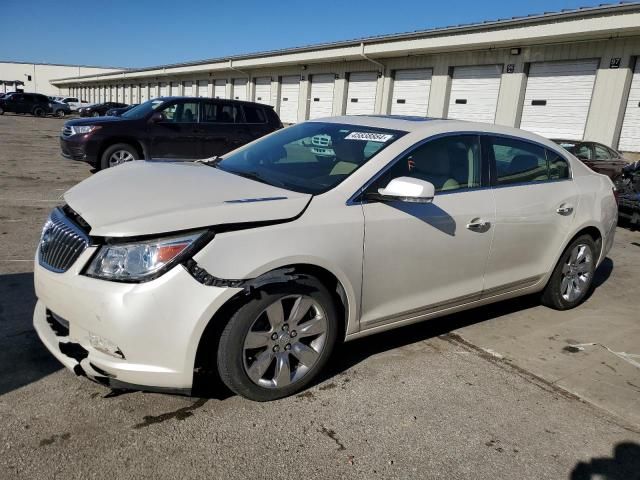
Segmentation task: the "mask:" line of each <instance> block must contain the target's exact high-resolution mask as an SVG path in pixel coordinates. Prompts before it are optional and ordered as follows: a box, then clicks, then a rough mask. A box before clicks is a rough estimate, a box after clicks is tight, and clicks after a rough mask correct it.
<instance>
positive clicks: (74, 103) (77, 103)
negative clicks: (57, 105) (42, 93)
mask: <svg viewBox="0 0 640 480" xmlns="http://www.w3.org/2000/svg"><path fill="white" fill-rule="evenodd" d="M60 101H61V102H62V103H66V104H67V105H69V107H70V108H71V110H72V111H74V112H75V111H77V110H78V109H79V108H82V107H86V106H88V105H91V104H90V103H89V102H87V101H86V100H80V99H78V98H77V97H63V98H62V100H60Z"/></svg>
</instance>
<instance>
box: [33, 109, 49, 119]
mask: <svg viewBox="0 0 640 480" xmlns="http://www.w3.org/2000/svg"><path fill="white" fill-rule="evenodd" d="M45 113H46V112H45V111H44V108H42V107H36V108H34V109H33V115H35V116H36V117H44V115H45Z"/></svg>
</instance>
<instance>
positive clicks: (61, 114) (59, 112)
mask: <svg viewBox="0 0 640 480" xmlns="http://www.w3.org/2000/svg"><path fill="white" fill-rule="evenodd" d="M64 115H65V112H64V110H56V117H58V118H64Z"/></svg>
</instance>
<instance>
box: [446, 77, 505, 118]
mask: <svg viewBox="0 0 640 480" xmlns="http://www.w3.org/2000/svg"><path fill="white" fill-rule="evenodd" d="M501 78H502V65H474V66H471V67H455V68H454V69H453V77H452V80H451V94H450V96H449V113H448V115H447V117H448V118H455V119H457V120H468V121H470V122H483V123H493V122H494V121H495V118H496V108H497V106H498V94H499V93H500V80H501Z"/></svg>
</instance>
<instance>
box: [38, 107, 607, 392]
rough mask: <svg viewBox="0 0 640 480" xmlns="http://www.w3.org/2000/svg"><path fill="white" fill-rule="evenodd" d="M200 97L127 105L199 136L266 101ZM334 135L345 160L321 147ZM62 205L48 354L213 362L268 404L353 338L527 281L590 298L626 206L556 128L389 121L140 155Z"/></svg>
mask: <svg viewBox="0 0 640 480" xmlns="http://www.w3.org/2000/svg"><path fill="white" fill-rule="evenodd" d="M195 102H196V101H195V99H192V98H187V99H170V100H167V101H166V102H163V103H160V104H158V105H156V106H155V108H154V103H153V102H151V103H146V104H143V105H141V106H140V107H137V109H133V110H131V111H130V112H128V114H133V113H134V112H135V115H136V117H139V118H140V119H145V121H146V122H147V123H148V122H149V121H150V120H151V121H152V123H153V125H154V128H159V129H162V131H177V130H178V129H179V128H180V125H181V124H183V121H184V120H188V126H187V127H186V128H187V132H189V133H193V127H194V125H197V126H198V128H203V123H207V121H208V122H209V123H211V124H217V123H218V124H222V121H223V120H224V122H226V124H229V120H230V119H229V118H228V117H226V118H224V116H223V115H222V112H226V114H227V115H231V112H232V111H233V110H235V112H236V115H235V118H236V120H242V121H244V120H246V119H247V113H246V112H247V111H251V109H256V108H258V106H257V105H255V104H250V103H245V102H231V101H219V102H216V101H214V100H205V99H203V100H202V103H199V104H196V103H195ZM260 108H262V109H263V113H262V114H263V115H266V114H267V112H269V111H270V109H268V107H265V106H261V107H260ZM136 110H138V111H137V112H136ZM187 112H191V113H190V114H188V113H187ZM256 115H260V114H256ZM192 116H193V117H192ZM253 119H254V120H257V118H256V117H254V118H253ZM201 120H202V121H201ZM111 121H112V124H113V125H115V124H117V123H118V122H121V123H120V124H121V125H126V124H127V123H126V122H122V121H121V120H118V119H112V120H111ZM193 122H199V123H193ZM94 125H95V124H94ZM102 125H103V128H101V129H99V130H97V131H103V130H106V129H107V127H104V125H105V124H102ZM129 125H133V123H129ZM235 125H238V126H240V125H241V126H244V125H247V124H246V123H242V122H239V123H235ZM86 126H87V127H90V126H91V124H87V125H86ZM213 131H214V130H212V132H213ZM89 133H91V132H89ZM85 135H86V133H85ZM211 135H212V139H213V138H214V136H215V135H217V136H221V135H222V134H221V133H220V132H218V133H216V134H213V133H212V134H211ZM324 135H326V136H328V137H330V138H331V140H332V141H331V148H332V149H333V151H334V155H333V157H327V158H325V159H324V160H323V161H318V157H317V155H316V154H315V153H314V152H313V148H314V146H313V142H312V139H313V138H314V137H318V136H324ZM161 138H164V136H163V137H161ZM176 140H178V141H177V142H176ZM161 141H162V142H164V140H161ZM167 141H171V143H172V145H173V146H174V147H175V146H177V145H178V143H180V142H190V140H189V139H188V137H183V136H181V137H178V139H176V138H175V137H174V138H173V139H167ZM174 147H172V148H174ZM168 150H169V149H167V151H168ZM64 200H65V202H66V205H64V206H63V207H61V208H56V209H55V210H54V211H53V212H52V213H51V215H50V217H49V220H48V221H47V223H46V224H45V226H44V228H43V230H42V237H41V240H40V244H39V246H38V250H37V253H36V261H35V265H34V283H35V291H36V295H37V297H38V302H37V305H36V307H35V312H34V316H33V318H34V326H35V330H36V332H37V333H38V335H39V337H40V339H41V340H42V342H43V343H44V344H45V345H46V347H47V348H48V349H49V350H50V351H51V352H52V353H53V355H54V356H55V357H56V358H58V359H59V360H60V362H62V363H63V364H64V365H65V366H66V367H67V368H69V369H70V370H72V371H74V372H75V373H76V374H77V375H79V376H87V377H89V378H91V379H93V380H95V381H97V382H99V383H101V384H103V385H107V386H111V387H112V388H127V387H131V386H133V388H136V389H151V390H153V389H154V388H157V387H162V388H163V389H173V390H177V391H181V392H183V393H188V392H190V391H191V389H192V387H193V385H194V376H195V375H201V374H202V372H214V371H216V370H217V374H218V376H219V378H221V379H222V381H223V382H224V383H225V384H226V385H227V387H229V388H230V389H231V390H232V391H234V392H236V393H237V394H239V395H242V396H245V397H247V398H250V399H253V400H259V401H266V400H274V399H277V398H281V397H284V396H287V395H292V394H294V393H296V392H298V391H300V390H301V389H303V388H305V387H306V386H308V385H309V384H310V382H312V381H313V380H314V378H316V377H317V375H318V373H319V372H320V371H321V370H322V369H323V367H324V366H325V364H326V363H327V361H328V360H329V359H330V358H331V356H332V354H333V352H334V348H335V346H336V345H337V343H338V342H341V341H346V340H353V339H356V338H360V337H363V336H366V335H370V334H373V333H377V332H380V331H383V330H388V329H392V328H396V327H400V326H404V325H407V324H410V323H415V322H418V321H422V320H426V319H430V318H434V317H437V316H442V315H446V314H450V313H453V312H457V311H461V310H466V309H469V308H473V307H476V306H479V305H482V304H488V303H492V302H496V301H499V300H503V299H508V298H513V297H518V296H521V295H527V294H535V293H538V294H540V296H541V299H542V302H543V303H544V304H545V305H547V306H549V307H551V308H554V309H557V310H566V309H570V308H573V307H576V306H577V305H579V304H580V303H581V302H582V301H583V300H584V299H585V298H586V297H587V296H588V295H589V292H590V290H591V288H592V286H593V280H594V273H595V270H596V267H597V266H598V265H599V264H600V263H601V262H602V261H603V260H604V259H605V257H606V255H607V253H608V252H609V250H610V249H611V246H612V244H613V240H614V234H615V228H616V220H617V208H616V201H615V198H614V193H613V184H612V182H611V180H610V179H609V178H607V177H605V176H603V175H598V174H596V173H594V172H593V171H592V170H590V169H589V168H588V167H586V166H585V165H584V164H583V163H581V162H580V161H578V160H577V159H576V158H575V157H573V156H572V155H571V154H569V153H568V152H567V151H566V150H563V149H562V148H560V147H559V146H557V145H556V144H554V143H553V142H551V141H549V140H547V139H544V138H542V137H539V136H537V135H534V134H532V133H528V132H524V131H520V130H516V129H513V128H507V127H500V126H497V125H488V124H479V123H477V124H474V123H467V122H461V121H455V120H432V119H424V120H416V119H415V118H412V119H410V120H408V119H406V118H404V119H401V118H389V117H380V116H351V117H349V116H343V117H336V118H331V119H323V120H318V121H308V122H303V123H299V124H297V125H294V126H291V127H289V128H286V129H283V130H279V131H277V132H275V133H273V134H272V135H269V136H267V137H265V138H262V139H260V140H258V141H256V142H253V143H251V144H250V145H248V146H246V147H245V148H240V149H238V150H236V151H234V152H231V153H229V154H227V155H224V156H223V157H222V158H217V159H211V160H210V161H208V162H198V163H188V164H187V163H176V162H131V163H129V164H127V165H123V166H120V167H117V168H113V169H109V170H107V171H103V172H99V173H98V174H97V175H95V176H93V177H91V178H89V179H87V180H84V181H83V182H81V183H80V184H78V185H76V186H74V187H73V188H72V189H71V190H69V191H68V192H66V194H65V195H64ZM365 232H366V235H365ZM79 298H80V299H82V301H78V299H79ZM105 306H108V308H106V307H105ZM150 332H162V334H161V335H153V334H150ZM199 378H201V377H199Z"/></svg>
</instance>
